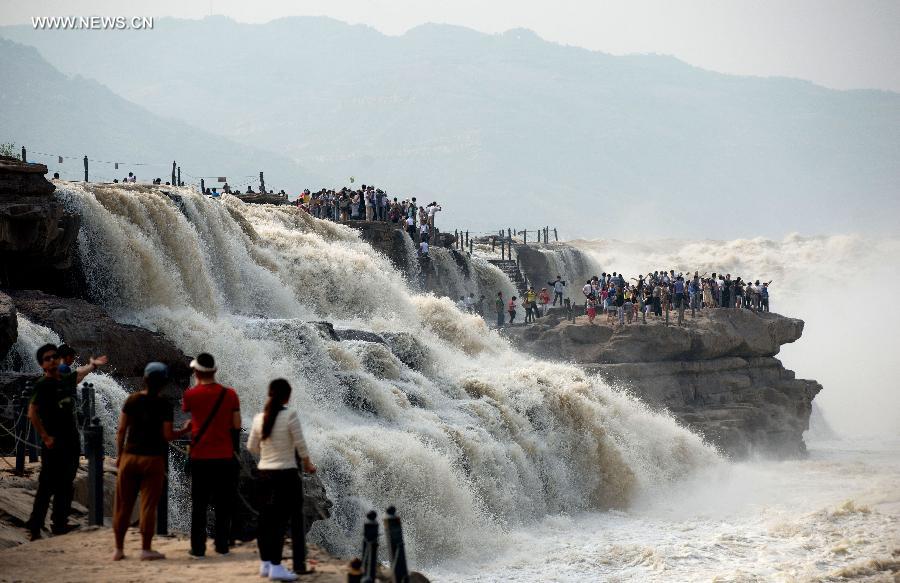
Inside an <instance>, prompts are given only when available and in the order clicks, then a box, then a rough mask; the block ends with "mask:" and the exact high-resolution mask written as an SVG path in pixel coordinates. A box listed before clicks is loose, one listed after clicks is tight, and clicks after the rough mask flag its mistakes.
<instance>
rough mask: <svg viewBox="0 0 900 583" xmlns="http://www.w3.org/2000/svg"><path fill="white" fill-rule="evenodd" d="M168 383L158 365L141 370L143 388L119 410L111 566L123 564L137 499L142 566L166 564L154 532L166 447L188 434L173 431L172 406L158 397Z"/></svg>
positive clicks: (161, 488)
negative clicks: (146, 563) (154, 542)
mask: <svg viewBox="0 0 900 583" xmlns="http://www.w3.org/2000/svg"><path fill="white" fill-rule="evenodd" d="M167 382H169V368H168V367H167V366H166V365H164V364H163V363H161V362H151V363H149V364H148V365H147V366H146V367H144V387H143V389H142V390H141V391H139V392H137V393H133V394H132V395H131V396H129V397H128V398H127V399H126V400H125V404H124V405H123V406H122V415H121V416H120V417H119V431H118V432H117V433H116V452H117V453H116V467H118V468H119V473H118V476H117V478H116V498H115V510H114V511H113V521H112V526H113V533H114V534H115V541H116V551H115V553H114V554H113V560H114V561H119V560H122V559H124V558H125V549H124V546H125V533H126V532H127V530H128V525H129V523H130V522H131V511H132V510H133V509H134V503H135V501H136V500H137V495H138V492H140V494H141V513H140V515H141V521H140V531H141V543H142V545H141V548H142V550H141V560H142V561H155V560H158V559H165V558H166V557H165V555H163V554H162V553H160V552H158V551H154V550H153V547H152V543H153V533H154V532H155V529H156V506H157V505H158V504H159V498H160V496H161V495H162V491H163V481H164V479H165V474H166V456H167V455H168V452H169V448H168V445H167V443H168V442H169V441H172V440H173V439H177V438H178V437H181V436H182V435H184V434H185V433H187V432H188V431H190V428H188V427H185V428H183V429H180V430H178V431H173V429H172V417H173V413H172V404H171V403H170V402H169V400H168V399H167V398H165V397H163V396H161V395H160V391H161V390H162V388H163V387H164V386H165V385H166V383H167Z"/></svg>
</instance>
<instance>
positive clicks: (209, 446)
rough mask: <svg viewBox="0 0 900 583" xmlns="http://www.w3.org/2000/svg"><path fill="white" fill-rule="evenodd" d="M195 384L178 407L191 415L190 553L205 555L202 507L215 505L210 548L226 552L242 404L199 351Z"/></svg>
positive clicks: (193, 364) (194, 364)
mask: <svg viewBox="0 0 900 583" xmlns="http://www.w3.org/2000/svg"><path fill="white" fill-rule="evenodd" d="M191 368H192V369H193V370H194V376H195V377H196V378H197V384H196V385H194V386H193V387H191V388H189V389H188V390H187V391H185V392H184V401H183V404H182V409H183V410H184V412H185V413H189V414H190V415H191V447H190V467H191V551H190V553H191V555H192V556H194V557H202V556H204V555H205V554H206V520H207V506H209V504H210V502H211V503H212V504H213V505H214V506H215V509H216V534H215V549H216V552H217V553H219V554H220V555H227V554H228V540H229V535H230V533H231V518H232V514H233V511H234V502H235V498H236V497H237V486H238V464H237V458H236V457H235V454H236V453H237V449H238V443H237V441H238V439H237V437H238V435H239V431H240V429H241V404H240V401H239V399H238V396H237V393H236V392H235V391H234V389H231V388H228V387H223V386H222V385H220V384H219V383H217V382H216V370H217V368H216V362H215V360H214V359H213V357H212V355H210V354H206V353H202V354H198V355H197V358H195V359H194V360H193V361H191Z"/></svg>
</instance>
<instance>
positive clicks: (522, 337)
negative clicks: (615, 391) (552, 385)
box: [504, 309, 822, 457]
mask: <svg viewBox="0 0 900 583" xmlns="http://www.w3.org/2000/svg"><path fill="white" fill-rule="evenodd" d="M598 321H600V319H598ZM802 333H803V321H802V320H798V319H796V318H787V317H784V316H780V315H778V314H757V313H754V312H751V311H749V310H733V309H722V310H712V311H709V312H707V313H704V314H703V315H702V316H698V317H697V318H696V319H691V318H690V317H689V316H688V317H687V318H686V322H685V325H684V326H682V327H679V326H673V325H670V326H666V325H665V324H664V323H663V322H659V321H655V320H653V321H651V320H648V323H647V324H646V325H645V324H640V323H637V324H632V325H628V326H625V327H622V328H618V329H616V328H613V327H611V326H608V325H605V324H599V325H598V324H594V325H590V324H588V323H587V321H586V320H585V319H584V318H583V317H581V318H578V320H577V322H576V323H571V322H568V321H565V320H562V319H561V318H560V317H559V316H557V315H554V314H553V313H552V312H551V315H549V316H547V317H546V318H542V319H540V320H539V321H538V322H537V323H535V324H533V325H530V326H519V327H513V328H508V329H505V330H504V334H505V335H506V336H507V337H508V338H509V339H510V340H511V341H512V342H513V344H514V345H516V346H517V347H518V348H520V349H522V350H524V351H527V352H530V353H532V354H534V355H536V356H540V357H542V358H552V359H556V360H564V361H568V362H575V363H576V364H579V365H581V366H582V367H583V368H584V369H586V370H587V371H589V372H595V373H597V374H599V375H600V376H601V377H602V378H603V379H604V380H606V381H607V382H609V383H610V384H612V385H613V386H615V387H617V388H621V389H622V390H627V391H630V392H631V393H632V394H634V395H635V396H637V397H639V398H641V399H642V400H643V401H645V402H646V403H648V404H649V405H650V406H652V407H660V408H665V409H668V410H669V411H670V412H671V413H672V414H673V415H674V416H675V417H676V418H677V419H678V420H679V421H681V422H682V423H684V424H685V425H687V426H689V427H691V428H692V429H693V430H695V431H697V432H699V433H701V434H703V435H704V436H705V437H706V438H707V439H708V440H709V441H710V442H711V443H713V444H714V445H716V446H718V447H719V448H720V449H721V450H722V451H724V452H725V453H727V454H728V455H731V456H732V457H747V456H749V455H753V454H763V455H770V456H776V457H795V456H799V455H802V454H804V453H805V451H806V446H805V444H804V442H803V432H804V431H805V430H806V429H807V428H808V427H809V416H810V412H811V408H812V400H813V398H814V397H815V396H816V394H817V393H818V392H819V391H820V390H822V386H821V385H820V384H819V383H817V382H816V381H812V380H801V379H797V378H795V376H794V373H793V371H790V370H787V369H785V368H784V366H783V365H782V364H781V361H779V360H778V359H777V358H775V355H777V354H778V352H779V350H780V348H781V346H782V345H783V344H787V343H790V342H794V341H796V340H798V339H799V338H800V336H801V334H802Z"/></svg>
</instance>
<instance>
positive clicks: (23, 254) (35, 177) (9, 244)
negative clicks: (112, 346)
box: [0, 157, 81, 293]
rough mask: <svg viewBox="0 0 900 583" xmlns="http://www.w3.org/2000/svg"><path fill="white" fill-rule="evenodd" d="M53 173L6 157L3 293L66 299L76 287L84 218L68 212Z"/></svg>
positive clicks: (1, 189) (0, 219) (0, 238)
mask: <svg viewBox="0 0 900 583" xmlns="http://www.w3.org/2000/svg"><path fill="white" fill-rule="evenodd" d="M46 173H47V167H46V166H44V165H43V164H26V163H24V162H20V161H19V160H16V159H15V158H8V157H0V265H2V266H3V268H2V269H0V287H15V288H36V289H44V290H50V291H53V292H55V293H66V292H67V291H71V289H72V288H73V287H74V285H75V284H74V278H75V274H74V270H73V267H74V265H75V257H76V253H75V245H76V237H77V235H78V227H79V225H80V224H81V217H79V216H78V215H77V214H75V213H70V212H68V211H66V210H65V209H64V208H63V206H62V204H60V203H59V201H57V200H56V198H55V197H54V196H53V192H54V190H55V189H56V188H55V187H54V186H53V184H52V183H51V182H49V181H47V179H46V178H44V175H45V174H46Z"/></svg>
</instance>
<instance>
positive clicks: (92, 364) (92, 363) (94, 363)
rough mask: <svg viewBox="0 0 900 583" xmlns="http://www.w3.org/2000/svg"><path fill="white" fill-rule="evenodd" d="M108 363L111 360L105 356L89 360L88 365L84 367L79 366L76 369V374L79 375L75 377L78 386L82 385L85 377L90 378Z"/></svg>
mask: <svg viewBox="0 0 900 583" xmlns="http://www.w3.org/2000/svg"><path fill="white" fill-rule="evenodd" d="M107 362H109V359H108V358H107V357H106V356H105V355H102V356H98V357H97V358H93V357H92V358H90V359H88V363H87V364H85V365H83V366H79V367H78V368H77V369H75V372H76V374H77V376H76V377H75V378H76V384H77V383H80V382H81V381H83V380H84V377H86V376H88V375H89V374H91V373H92V372H94V371H95V370H97V367H99V366H103V365H104V364H106V363H107Z"/></svg>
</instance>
